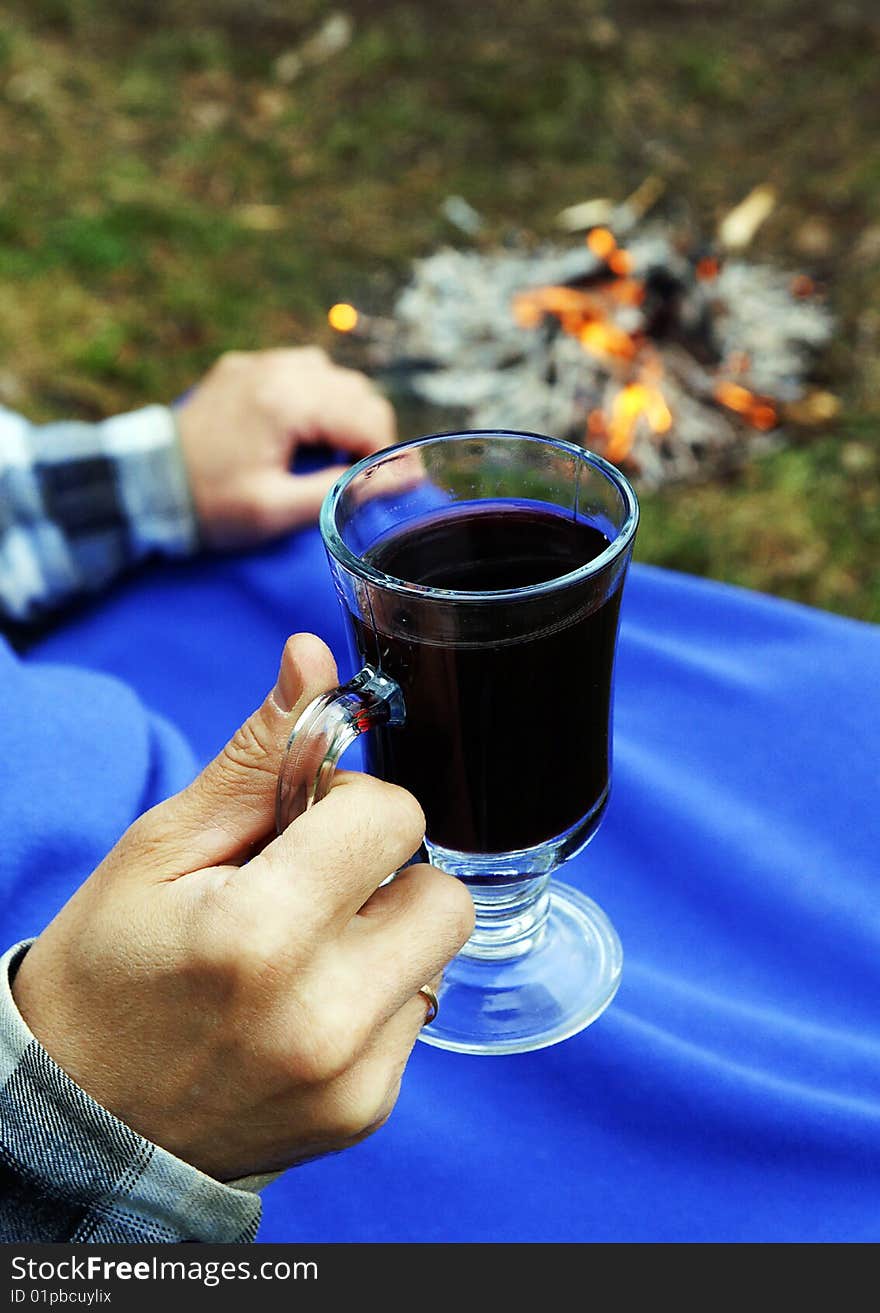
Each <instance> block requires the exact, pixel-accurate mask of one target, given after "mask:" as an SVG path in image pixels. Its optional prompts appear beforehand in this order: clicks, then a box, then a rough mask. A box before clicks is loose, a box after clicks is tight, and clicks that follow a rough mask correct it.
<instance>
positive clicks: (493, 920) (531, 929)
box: [462, 875, 550, 961]
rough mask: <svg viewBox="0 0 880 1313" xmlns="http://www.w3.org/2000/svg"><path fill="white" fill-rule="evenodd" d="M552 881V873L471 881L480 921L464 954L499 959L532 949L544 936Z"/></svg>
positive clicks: (469, 885) (465, 955) (463, 950)
mask: <svg viewBox="0 0 880 1313" xmlns="http://www.w3.org/2000/svg"><path fill="white" fill-rule="evenodd" d="M549 882H550V876H549V875H536V876H534V877H533V878H532V879H528V880H516V881H511V882H508V881H505V880H498V881H493V882H491V883H489V882H486V883H485V884H483V883H479V884H476V883H473V884H472V883H471V882H470V881H468V882H467V884H468V890H469V891H470V894H471V897H472V898H473V900H474V906H475V908H476V913H477V920H476V925H475V927H474V932H473V934H472V935H471V937H470V939H469V940H468V941H467V943H466V944H465V946H464V948H463V949H462V956H463V957H471V958H482V959H491V960H492V961H497V960H498V959H499V958H516V957H522V955H523V954H524V953H528V952H530V951H531V950H532V949H533V948H534V947H535V946H536V945H537V944H538V943H539V942H540V940H541V939H542V938H543V935H544V927H545V925H546V922H547V915H548V913H549V911H550V894H549V892H548V889H547V885H548V884H549Z"/></svg>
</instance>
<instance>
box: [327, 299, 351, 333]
mask: <svg viewBox="0 0 880 1313" xmlns="http://www.w3.org/2000/svg"><path fill="white" fill-rule="evenodd" d="M358 318H359V316H358V312H357V310H355V308H354V306H353V305H348V304H347V302H345V301H338V302H337V303H336V305H332V306H331V307H330V309H329V310H328V311H327V322H328V323H329V325H330V327H331V328H335V329H336V331H337V333H350V332H351V331H352V330H353V329H355V328H357V322H358Z"/></svg>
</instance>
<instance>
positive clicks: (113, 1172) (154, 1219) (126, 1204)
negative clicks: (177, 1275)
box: [0, 942, 260, 1244]
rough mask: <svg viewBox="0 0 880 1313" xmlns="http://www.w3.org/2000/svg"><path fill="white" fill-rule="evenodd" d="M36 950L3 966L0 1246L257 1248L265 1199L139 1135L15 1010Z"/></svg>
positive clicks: (18, 953) (23, 948)
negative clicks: (241, 1244)
mask: <svg viewBox="0 0 880 1313" xmlns="http://www.w3.org/2000/svg"><path fill="white" fill-rule="evenodd" d="M28 947H29V942H25V943H21V944H17V945H15V947H13V948H11V949H9V951H8V952H6V953H5V954H4V955H3V957H2V958H0V1239H2V1240H4V1241H6V1242H9V1241H17V1242H28V1241H31V1242H34V1241H44V1242H53V1241H54V1242H58V1241H77V1242H88V1243H95V1244H97V1243H100V1244H114V1243H120V1242H151V1243H156V1242H162V1241H165V1242H176V1241H202V1242H211V1243H224V1242H230V1241H248V1240H253V1239H254V1237H255V1235H256V1231H257V1226H258V1224H259V1219H260V1203H259V1199H258V1198H257V1197H256V1196H255V1195H254V1194H253V1193H250V1192H249V1191H248V1190H246V1189H237V1188H233V1187H232V1186H228V1185H222V1184H221V1183H220V1182H219V1181H215V1180H213V1179H212V1178H211V1177H208V1176H205V1175H204V1174H203V1173H202V1172H199V1171H198V1170H197V1169H196V1168H194V1167H191V1166H190V1165H189V1164H188V1163H185V1162H182V1161H181V1160H180V1159H179V1158H175V1157H174V1155H173V1154H170V1153H167V1152H166V1151H165V1150H164V1149H161V1148H159V1146H158V1145H155V1144H152V1143H151V1142H150V1141H149V1140H145V1139H144V1138H143V1137H142V1136H140V1135H138V1134H136V1132H135V1131H133V1130H132V1129H131V1128H130V1127H129V1126H126V1125H125V1123H124V1122H121V1121H119V1119H118V1118H116V1117H114V1116H113V1115H112V1113H110V1112H108V1111H107V1110H106V1108H102V1107H101V1106H100V1104H98V1103H96V1102H95V1101H94V1099H92V1098H90V1097H89V1095H88V1094H86V1093H85V1091H84V1090H82V1089H80V1087H79V1086H78V1085H77V1084H75V1082H74V1081H72V1080H71V1079H70V1077H69V1076H68V1075H67V1074H66V1073H65V1072H64V1071H62V1069H61V1068H60V1067H59V1066H58V1065H57V1063H55V1062H53V1060H52V1059H51V1058H50V1057H49V1055H48V1053H47V1052H46V1050H45V1049H44V1048H43V1047H42V1045H41V1044H40V1043H39V1042H38V1040H37V1039H36V1038H35V1037H34V1035H32V1034H31V1032H30V1030H29V1029H28V1027H27V1026H26V1025H25V1022H24V1020H23V1018H22V1016H21V1014H20V1013H19V1011H18V1008H17V1007H16V1006H15V1002H14V1000H13V997H12V989H11V984H10V982H11V979H12V976H13V975H14V972H15V969H16V967H17V966H18V964H19V962H20V961H21V958H22V957H23V956H24V954H25V953H26V952H27V949H28Z"/></svg>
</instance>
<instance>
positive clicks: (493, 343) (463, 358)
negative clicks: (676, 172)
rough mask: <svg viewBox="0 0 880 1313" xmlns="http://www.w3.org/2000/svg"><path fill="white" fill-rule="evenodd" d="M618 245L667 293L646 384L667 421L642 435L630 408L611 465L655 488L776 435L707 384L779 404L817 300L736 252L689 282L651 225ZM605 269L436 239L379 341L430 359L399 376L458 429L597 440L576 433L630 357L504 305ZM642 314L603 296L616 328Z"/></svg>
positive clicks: (630, 326) (635, 366)
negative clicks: (669, 304)
mask: <svg viewBox="0 0 880 1313" xmlns="http://www.w3.org/2000/svg"><path fill="white" fill-rule="evenodd" d="M626 250H627V252H628V254H629V256H630V259H631V262H632V269H631V274H630V276H631V277H634V278H638V279H641V280H644V279H648V280H650V279H651V277H652V271H653V274H654V275H656V272H657V271H661V274H662V276H663V277H664V278H666V279H667V282H668V280H669V279H672V280H675V281H676V283H677V284H680V290H679V293H678V295H677V296H676V298H675V311H674V313H675V319H676V331H674V332H672V333H669V332H667V333H665V334H664V335H663V336H662V338H658V339H657V340H655V341H654V344H653V350H654V354H659V356H660V359H661V361H662V364H663V376H662V379H661V381H660V382H659V384H658V386H659V387H660V389H661V391H662V393H663V397H664V399H665V401H666V404H667V405H668V407H669V409H670V411H671V413H672V416H673V423H672V427H671V428H670V429H669V431H668V432H666V433H654V432H652V431H651V430H650V428H649V426H648V424H647V422H646V420H645V419H644V418H640V419H639V421H638V423H637V425H636V428H635V431H634V435H633V441H632V447H631V450H630V452H629V455H628V457H627V458H626V460H625V461H623V462H622V463H624V464H625V465H626V466H627V467H628V468H629V469H630V470H631V472H632V473H633V474H634V476H635V477H636V478H637V479H638V481H639V482H640V483H641V484H642V486H646V487H655V486H658V485H659V484H661V483H664V482H667V481H671V480H692V479H697V478H703V477H706V476H707V475H710V474H712V473H714V472H716V471H717V470H719V469H722V468H724V467H726V466H730V465H731V464H736V463H738V462H740V461H741V460H742V459H743V458H744V456H746V455H747V454H748V453H749V452H752V451H755V450H756V449H763V448H766V447H767V445H768V443H771V442H778V441H780V439H781V437H782V436H783V435H782V434H781V432H780V430H778V429H777V430H775V431H774V432H773V434H771V435H768V434H767V433H762V432H759V431H757V430H756V429H754V428H752V427H750V426H749V425H748V424H746V423H745V422H744V421H743V420H742V419H741V418H740V417H739V416H737V415H735V414H734V413H733V412H731V411H729V410H727V409H725V408H723V407H722V406H720V405H719V404H718V403H717V402H716V401H715V399H714V395H713V393H714V387H715V384H716V383H717V381H718V380H721V379H729V380H731V381H733V382H735V383H737V384H739V385H741V386H742V387H745V388H747V389H748V390H749V391H751V392H754V393H758V394H762V395H764V396H768V397H771V398H773V399H775V400H776V401H779V402H783V403H784V402H791V401H796V400H798V399H799V398H801V397H802V396H803V395H804V394H805V391H806V390H807V386H808V384H807V376H808V371H809V368H810V365H811V362H812V360H813V358H814V356H815V354H816V352H817V351H818V350H819V349H820V348H821V347H822V346H823V345H824V344H825V343H826V342H827V341H828V339H829V337H830V335H831V331H832V326H833V324H832V319H831V316H830V314H829V312H828V311H827V309H826V308H825V307H824V306H823V305H822V304H820V303H818V302H817V301H815V300H807V299H805V298H803V297H797V296H795V295H794V294H793V293H792V291H791V281H792V279H791V276H790V275H787V274H784V273H781V272H780V271H778V270H774V269H770V268H767V267H765V266H759V265H755V264H749V263H747V262H745V261H744V260H742V259H741V258H737V259H735V260H731V261H730V262H728V263H725V264H723V265H722V267H721V269H720V271H719V273H718V275H717V277H715V278H712V279H708V280H706V281H701V280H699V279H697V278H696V277H695V275H694V265H693V262H692V261H691V260H689V259H688V258H687V257H686V256H685V255H683V254H681V253H680V252H679V251H678V250H676V249H675V248H674V247H673V245H672V244H671V242H670V241H669V239H668V237H667V236H666V235H665V234H664V233H663V232H662V231H661V230H659V229H650V230H649V229H646V230H645V231H643V232H642V233H641V234H638V235H631V236H629V237H628V240H627V242H626ZM605 268H606V267H605V265H604V263H603V262H602V261H601V260H599V259H598V258H597V257H596V256H594V255H593V254H592V253H591V252H590V251H589V250H588V249H587V247H586V246H579V247H576V248H559V247H548V246H545V247H541V248H538V249H535V250H528V249H525V248H523V247H518V248H513V249H507V250H500V251H494V252H487V253H482V252H477V251H459V250H453V249H443V250H440V251H438V252H436V253H435V254H434V255H431V256H429V257H427V258H425V259H422V260H419V261H417V262H416V263H415V265H414V268H413V277H412V281H411V282H410V284H409V286H407V287H406V288H405V289H404V291H403V292H402V293H401V294H400V296H399V298H398V300H397V303H396V305H395V307H394V318H395V324H396V328H395V333H394V347H393V351H394V354H395V355H396V356H398V357H399V358H410V359H412V358H416V359H419V360H427V361H430V362H431V363H432V365H433V366H434V367H433V368H432V369H430V370H425V371H422V372H417V373H414V374H413V375H412V377H411V379H410V382H409V386H410V387H411V389H412V390H413V392H414V393H415V394H416V395H417V396H419V397H421V398H422V399H424V400H425V401H428V402H430V403H432V404H433V405H436V406H441V407H449V408H450V409H451V410H453V411H454V412H455V413H456V415H457V416H460V415H461V414H462V412H464V423H465V424H466V425H467V426H468V427H472V428H495V427H498V428H513V429H531V430H536V431H538V432H544V433H550V434H553V435H557V436H560V437H567V438H572V439H574V440H576V441H582V442H583V443H584V445H586V446H591V447H594V448H595V449H597V450H602V446H603V439H602V438H601V437H600V438H598V439H597V438H595V437H586V436H585V431H586V423H587V419H588V417H589V415H590V414H591V412H593V411H595V410H602V411H603V412H604V413H605V415H606V416H607V415H608V414H609V413H610V406H611V403H612V401H613V398H614V396H615V394H616V393H617V391H618V390H619V389H620V388H621V387H622V386H624V385H625V384H626V383H628V382H630V381H633V380H637V379H638V378H639V368H640V359H642V358H641V357H639V356H637V357H636V359H635V360H634V361H632V362H628V361H625V360H623V361H621V360H615V359H610V358H608V357H605V356H602V357H599V356H597V355H594V354H591V353H590V351H588V350H587V349H585V348H584V347H583V346H582V345H581V344H580V342H578V341H577V340H576V339H575V338H574V337H572V336H570V335H568V334H566V333H565V332H563V331H562V330H561V329H560V327H559V325H558V324H556V323H555V322H554V321H553V320H552V319H549V318H548V319H547V320H546V321H545V323H544V324H542V325H541V326H539V327H537V328H524V327H521V326H520V325H519V324H518V323H517V322H516V320H515V318H514V316H513V313H512V303H513V299H514V296H515V295H516V294H517V293H518V292H523V291H527V290H529V289H534V288H537V287H542V286H553V285H559V284H569V285H573V286H584V287H585V288H586V290H588V291H591V292H592V291H596V290H599V291H600V292H601V283H600V282H597V281H595V280H597V279H600V278H601V277H602V276H603V275H604V272H605ZM591 279H593V280H594V281H593V282H592V283H591V282H590V280H591ZM608 279H609V280H610V279H611V275H610V274H608ZM646 316H647V306H643V307H639V306H632V305H622V304H621V305H618V304H616V303H615V304H613V305H612V306H611V308H610V310H609V315H608V317H609V321H610V322H611V323H613V324H614V325H615V326H617V327H619V328H621V329H623V330H624V331H626V332H628V333H634V332H637V331H638V330H640V329H644V328H646V327H648V325H647V321H646ZM689 334H690V335H691V336H690V338H689ZM700 335H702V347H703V348H708V349H710V350H714V359H713V360H712V362H711V363H705V361H706V360H707V359H709V355H708V353H707V350H705V349H701V347H700V341H699V339H700ZM676 339H677V340H676ZM689 341H690V345H691V347H696V354H694V351H692V350H691V349H689V346H688V343H689ZM698 356H700V357H701V359H698V358H697V357H698ZM701 360H702V363H701ZM455 422H460V421H459V420H458V419H456V421H455Z"/></svg>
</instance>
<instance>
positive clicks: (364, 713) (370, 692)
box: [275, 666, 405, 834]
mask: <svg viewBox="0 0 880 1313" xmlns="http://www.w3.org/2000/svg"><path fill="white" fill-rule="evenodd" d="M404 715H405V711H404V705H403V694H402V693H401V691H400V689H399V688H398V686H397V684H395V682H394V680H393V679H389V677H388V676H387V675H383V674H381V673H380V672H379V671H378V670H374V669H373V667H372V666H364V668H363V670H361V671H359V672H358V674H356V675H355V677H354V679H351V680H349V682H348V683H347V684H342V685H341V686H340V687H339V688H334V689H331V691H330V692H329V693H322V694H321V696H320V697H317V698H315V700H314V701H313V702H310V703H309V705H308V706H307V707H306V709H305V711H304V712H303V713H302V715H301V716H300V718H299V720H298V721H297V722H296V724H295V725H294V727H293V730H292V731H291V734H290V738H289V739H288V740H287V747H286V749H285V751H284V759H283V761H282V762H281V769H280V771H279V772H278V788H277V791H276V793H275V825H276V827H277V829H278V833H279V834H280V833H281V832H282V830H286V829H287V827H288V825H290V823H291V821H295V820H296V818H297V816H301V815H302V814H303V812H305V811H308V809H309V807H311V805H312V803H314V802H320V800H321V798H323V797H324V795H325V794H326V793H327V790H328V789H329V788H330V781H331V780H332V778H333V772H334V771H335V769H336V764H337V762H338V761H339V758H340V757H341V756H342V754H343V752H344V751H345V749H346V748H347V747H349V745H350V744H352V743H353V742H354V741H355V739H356V738H357V736H358V735H359V734H363V733H364V732H365V731H366V730H368V729H372V728H373V727H374V726H375V725H402V724H403V721H404Z"/></svg>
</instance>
